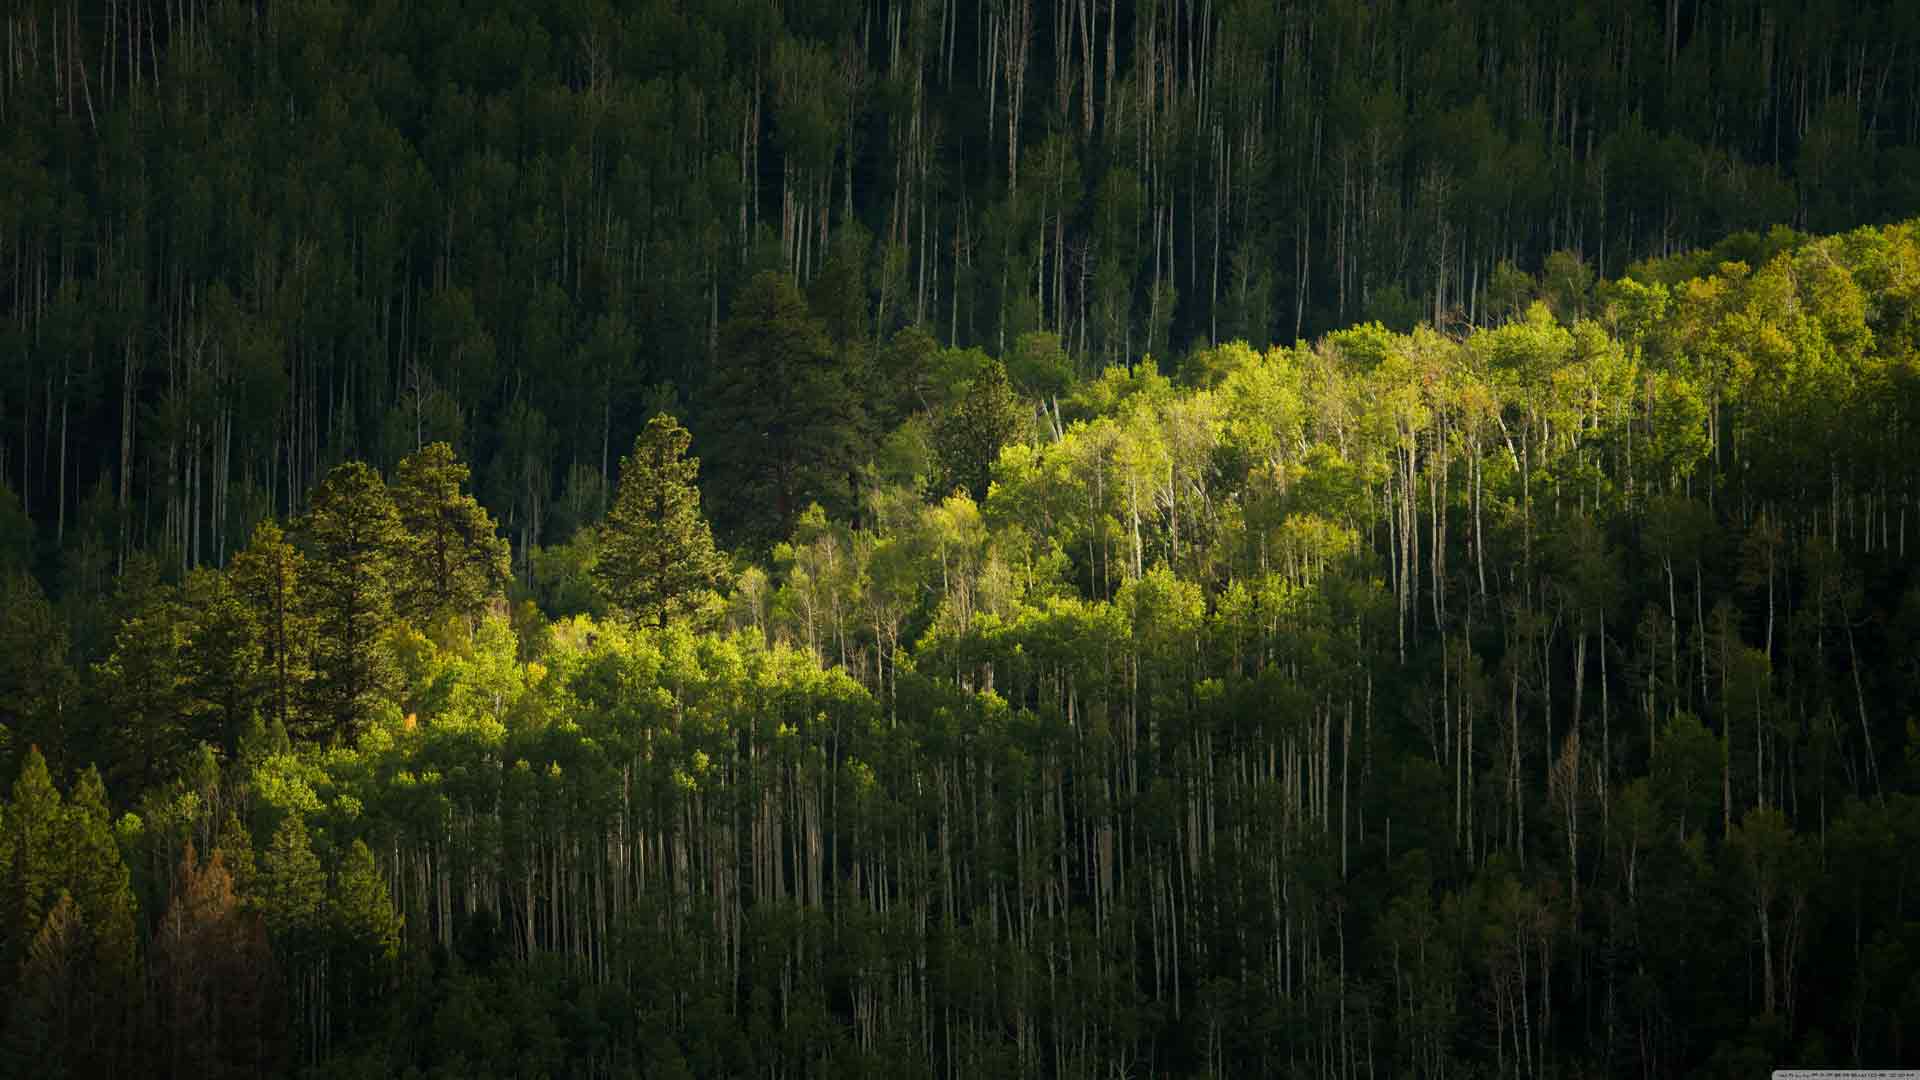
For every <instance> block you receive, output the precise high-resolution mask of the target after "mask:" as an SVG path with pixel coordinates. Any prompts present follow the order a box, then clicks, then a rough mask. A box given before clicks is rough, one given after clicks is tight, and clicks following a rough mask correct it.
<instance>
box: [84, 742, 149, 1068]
mask: <svg viewBox="0 0 1920 1080" xmlns="http://www.w3.org/2000/svg"><path fill="white" fill-rule="evenodd" d="M66 818H67V821H66V834H67V873H66V882H67V887H68V889H69V890H70V892H71V895H72V897H73V903H74V907H75V910H76V913H77V914H78V916H79V919H80V944H81V948H82V949H83V952H82V954H81V955H82V971H83V974H82V976H81V986H80V993H81V996H80V1001H81V1003H82V1006H83V1015H82V1016H80V1017H79V1018H77V1024H78V1027H79V1037H78V1039H77V1040H76V1042H75V1043H74V1044H73V1051H74V1055H73V1060H74V1062H75V1064H76V1065H77V1066H79V1065H84V1066H85V1067H84V1068H83V1069H82V1070H81V1071H82V1072H84V1073H85V1074H88V1075H99V1074H101V1073H106V1072H111V1071H112V1069H111V1066H112V1065H113V1064H114V1063H115V1062H117V1061H118V1060H120V1052H121V1051H123V1050H124V1049H126V1048H128V1047H129V1045H130V1043H129V1040H128V1038H127V1036H128V1023H127V1022H128V1020H129V1019H130V1016H131V1010H132V1008H133V1005H134V1003H135V1001H136V999H137V995H138V992H139V976H140V972H139V968H138V963H139V958H138V956H137V952H136V948H137V940H136V939H137V935H138V931H137V929H136V926H135V924H136V921H137V919H136V916H137V914H138V913H137V910H136V904H135V902H134V896H133V884H132V879H131V876H130V875H129V873H128V871H127V864H126V862H125V860H124V859H122V858H121V855H120V847H119V845H118V844H117V843H116V842H115V840H114V835H113V821H112V816H111V812H110V811H109V810H108V809H107V790H106V786H105V785H104V784H103V783H101V781H100V773H99V771H98V770H96V769H93V768H88V769H87V770H86V771H85V772H83V773H81V774H80V779H79V780H77V781H76V782H75V783H74V787H73V798H72V799H71V800H70V801H69V803H68V806H67V813H66Z"/></svg>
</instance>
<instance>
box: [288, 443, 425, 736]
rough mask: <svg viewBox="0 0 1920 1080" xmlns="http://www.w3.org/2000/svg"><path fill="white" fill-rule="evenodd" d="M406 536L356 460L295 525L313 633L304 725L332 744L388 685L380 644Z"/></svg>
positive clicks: (303, 597)
mask: <svg viewBox="0 0 1920 1080" xmlns="http://www.w3.org/2000/svg"><path fill="white" fill-rule="evenodd" d="M403 535H404V534H403V532H402V531H401V525H400V518H399V515H398V513H397V512H396V511H395V509H394V504H393V499H392V497H391V496H390V495H389V494H388V492H387V489H386V485H385V484H384V483H382V482H381V479H380V474H379V473H377V472H375V471H374V470H373V469H371V468H369V467H367V466H366V465H363V464H361V463H359V462H349V463H347V464H345V465H341V466H338V467H337V468H335V469H334V470H333V471H332V472H331V473H329V474H328V475H327V479H326V481H325V482H324V483H322V484H321V485H320V487H319V488H317V489H316V490H315V491H314V493H313V500H312V502H311V503H310V504H309V506H308V508H307V512H306V514H305V516H303V517H302V518H301V521H300V528H299V536H300V539H301V546H302V548H303V549H304V552H305V554H306V558H307V573H306V574H305V576H304V578H303V579H302V581H301V583H300V590H299V593H298V596H299V598H300V602H301V605H302V607H303V609H304V614H305V615H306V617H307V618H308V619H310V620H311V621H312V626H313V634H314V638H313V640H314V646H313V672H314V675H313V679H312V680H311V681H310V682H309V683H308V684H307V697H308V709H309V710H310V712H309V713H308V715H307V716H306V717H305V718H304V722H303V726H304V727H306V728H307V729H308V730H310V731H311V732H312V733H313V734H314V735H316V736H319V737H324V738H325V739H327V740H328V741H329V742H331V743H333V744H334V745H340V744H343V743H345V742H346V741H347V740H349V739H350V738H351V737H352V736H353V735H354V734H356V733H357V732H358V731H359V730H360V729H361V728H362V727H363V726H364V725H365V723H366V720H367V716H368V714H369V712H370V711H371V709H372V707H373V704H374V702H375V701H376V700H378V698H379V696H380V695H381V694H382V692H383V691H384V690H386V688H387V686H388V684H389V682H390V679H391V672H390V665H389V663H388V661H387V658H386V656H385V653H384V651H383V650H382V648H381V644H380V639H381V636H382V635H383V634H384V633H385V632H386V630H387V627H388V625H389V624H390V623H391V622H392V620H393V617H394V590H393V585H394V580H395V578H396V577H397V576H398V573H399V570H398V566H397V564H396V552H397V551H398V549H399V547H400V541H401V538H402V537H403Z"/></svg>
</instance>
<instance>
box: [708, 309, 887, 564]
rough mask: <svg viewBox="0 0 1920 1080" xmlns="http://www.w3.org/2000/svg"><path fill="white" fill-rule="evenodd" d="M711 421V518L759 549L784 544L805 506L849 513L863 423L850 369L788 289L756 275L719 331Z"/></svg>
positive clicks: (863, 441)
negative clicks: (718, 495) (781, 540)
mask: <svg viewBox="0 0 1920 1080" xmlns="http://www.w3.org/2000/svg"><path fill="white" fill-rule="evenodd" d="M709 391H710V395H711V396H710V399H709V400H710V405H711V408H710V411H709V412H708V413H707V418H708V423H709V425H710V430H711V432H712V439H711V440H710V441H711V445H712V450H711V452H710V454H709V464H710V466H711V467H712V471H713V481H714V482H713V485H712V486H711V488H710V490H711V491H714V492H724V493H725V499H724V500H718V499H716V505H715V515H716V517H717V518H719V519H720V520H721V521H722V522H723V523H724V524H726V525H728V526H730V527H731V528H733V529H735V530H738V531H739V532H740V533H742V534H744V535H746V536H747V537H749V538H751V539H752V540H755V541H761V542H764V541H771V540H774V539H778V538H781V537H784V536H786V535H787V532H788V531H789V530H790V529H791V528H792V527H793V522H794V520H795V519H796V518H798V517H799V515H800V512H801V511H802V510H805V509H806V507H807V505H808V504H809V503H814V502H818V503H821V504H823V505H825V506H826V507H827V509H828V510H830V511H843V510H847V509H850V508H851V504H852V496H853V495H854V487H853V481H854V478H855V475H856V470H857V469H858V467H859V465H860V463H861V461H862V460H863V458H864V447H865V445H866V439H867V434H866V428H867V419H866V414H865V412H864V410H863V408H862V406H861V399H860V395H859V394H858V393H856V391H855V387H854V386H853V380H852V377H851V369H850V368H849V367H848V366H847V365H846V364H843V363H842V362H841V361H840V359H839V358H838V357H836V355H835V353H834V349H833V342H832V339H831V338H830V337H829V336H828V333H827V330H826V328H825V327H824V326H823V325H822V324H821V322H820V320H819V319H817V318H815V317H814V316H813V313H812V312H811V311H810V310H809V309H808V307H807V301H806V298H805V297H804V296H802V295H801V293H800V290H799V289H798V288H796V287H795V285H794V283H793V281H792V280H791V279H790V278H787V277H785V276H783V275H780V274H774V273H762V274H760V275H758V276H756V277H755V278H754V279H753V280H752V281H750V282H749V283H748V284H747V286H746V287H745V288H744V289H742V290H741V291H740V294H739V295H738V296H737V297H735V298H734V302H733V310H732V312H731V313H730V314H729V316H728V318H727V321H726V324H725V325H724V326H723V327H722V328H721V331H720V355H719V357H718V360H717V362H716V366H715V368H714V372H713V378H712V383H711V386H710V387H709Z"/></svg>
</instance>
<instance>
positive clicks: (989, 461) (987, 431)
mask: <svg viewBox="0 0 1920 1080" xmlns="http://www.w3.org/2000/svg"><path fill="white" fill-rule="evenodd" d="M1020 422H1021V411H1020V399H1019V398H1017V397H1015V396H1014V393H1013V388H1012V387H1011V386H1009V385H1008V383H1007V369H1006V368H1005V367H1004V366H1002V365H1001V364H1000V363H999V361H993V362H991V363H989V364H988V365H987V366H986V367H984V368H982V369H981V371H980V373H979V374H978V375H975V376H974V377H973V384H972V385H971V386H969V387H968V388H967V394H966V396H965V397H963V398H961V399H960V401H959V403H958V404H956V405H955V406H954V407H953V408H952V409H950V410H948V411H947V412H946V414H945V415H944V416H942V417H941V418H940V420H939V423H938V424H937V425H936V426H935V428H934V434H933V446H934V453H935V455H936V456H937V457H938V459H939V463H940V474H941V478H940V481H939V483H940V485H941V487H942V488H944V489H945V491H942V492H939V494H945V493H946V492H949V491H951V490H952V489H953V488H956V487H962V488H965V489H967V493H968V494H969V495H972V496H973V499H974V501H975V502H982V501H985V499H986V497H987V484H988V482H989V481H990V480H991V479H992V476H993V464H994V462H996V461H998V460H999V459H1000V448H1001V447H1003V446H1005V445H1006V444H1007V443H1008V442H1010V441H1012V439H1013V437H1014V436H1015V435H1017V434H1019V431H1020Z"/></svg>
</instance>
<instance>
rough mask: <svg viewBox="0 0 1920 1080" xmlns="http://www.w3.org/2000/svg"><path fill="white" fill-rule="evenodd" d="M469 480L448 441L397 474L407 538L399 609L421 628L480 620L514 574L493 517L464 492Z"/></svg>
mask: <svg viewBox="0 0 1920 1080" xmlns="http://www.w3.org/2000/svg"><path fill="white" fill-rule="evenodd" d="M469 475H470V474H469V470H468V469H467V466H466V465H465V464H464V463H462V462H461V461H460V460H459V459H458V458H456V457H454V455H453V448H452V447H451V446H448V445H447V444H446V443H443V442H437V443H434V444H432V445H430V446H427V447H425V448H424V449H422V450H419V451H417V452H415V453H412V454H409V455H407V456H406V457H404V458H402V459H400V464H399V465H398V466H397V467H396V468H395V469H394V474H393V484H392V487H391V488H390V490H391V492H392V494H393V503H394V508H395V510H396V511H397V512H398V514H399V517H400V528H401V531H402V535H401V537H400V544H399V546H400V553H399V554H400V557H399V560H398V562H397V564H396V567H395V569H396V571H397V573H396V574H395V578H394V582H393V584H394V610H395V611H396V613H398V614H399V615H400V617H401V618H404V619H408V620H410V621H412V622H414V623H415V624H416V625H418V626H420V627H422V628H430V627H433V626H434V625H436V624H438V623H440V622H441V621H443V620H445V619H448V618H451V617H459V618H462V619H465V620H467V621H468V622H472V621H473V620H475V619H477V618H479V616H480V614H481V612H482V611H484V610H485V608H486V605H487V602H488V601H489V600H491V599H492V598H493V597H495V596H498V595H499V594H500V593H501V591H502V590H504V589H505V588H506V584H507V579H508V577H509V576H510V574H511V572H512V571H511V568H510V563H509V552H508V548H507V542H506V540H505V539H503V538H502V537H500V536H499V535H498V532H497V530H496V529H495V528H494V522H493V518H492V517H491V516H490V515H488V513H487V511H486V508H485V507H483V506H481V505H480V503H479V502H478V501H477V500H475V499H474V497H473V496H472V495H470V494H467V493H466V492H464V491H463V490H462V489H463V488H464V487H465V485H466V482H467V478H468V476H469Z"/></svg>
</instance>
